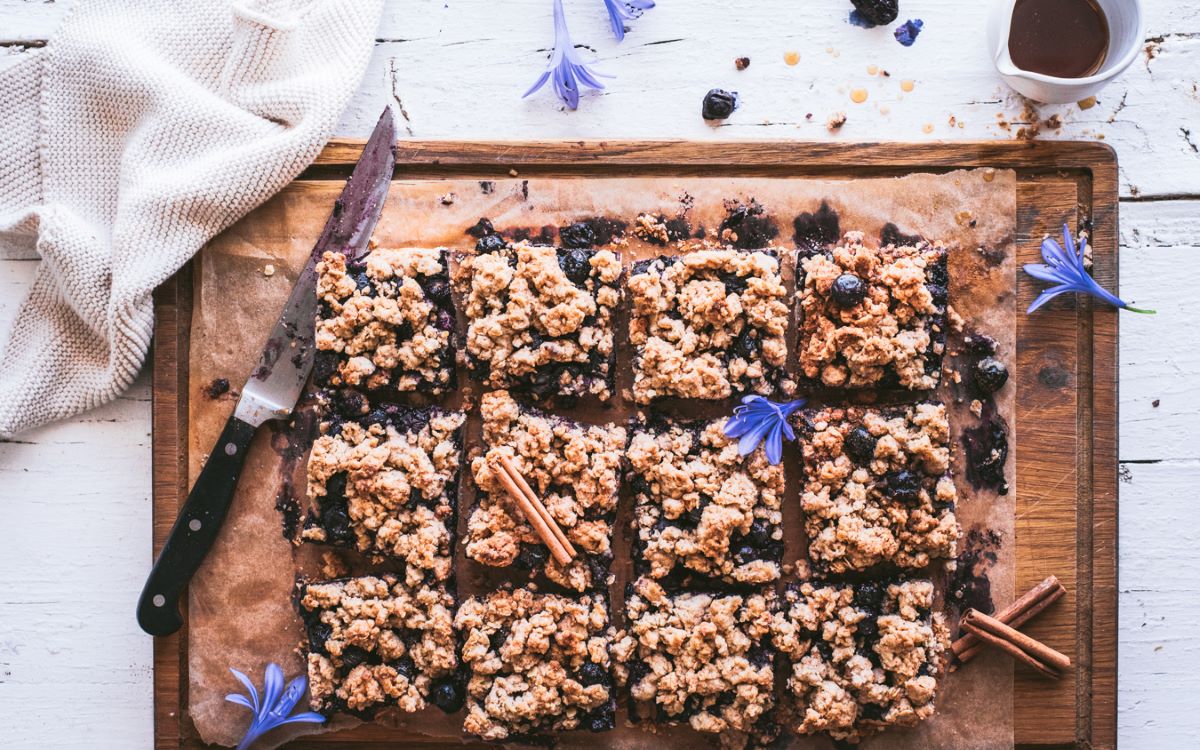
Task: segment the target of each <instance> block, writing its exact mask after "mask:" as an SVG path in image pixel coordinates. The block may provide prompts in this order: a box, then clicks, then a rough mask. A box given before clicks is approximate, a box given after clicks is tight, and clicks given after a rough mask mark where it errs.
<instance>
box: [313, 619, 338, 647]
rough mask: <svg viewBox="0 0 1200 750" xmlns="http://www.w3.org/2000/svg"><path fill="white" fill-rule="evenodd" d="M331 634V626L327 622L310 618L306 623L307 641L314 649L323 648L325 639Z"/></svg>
mask: <svg viewBox="0 0 1200 750" xmlns="http://www.w3.org/2000/svg"><path fill="white" fill-rule="evenodd" d="M332 635H333V626H331V625H330V624H329V623H326V622H321V621H320V620H312V621H311V622H309V623H308V643H309V646H311V647H312V649H313V650H314V651H322V650H324V648H325V641H327V640H329V638H330V637H331V636H332Z"/></svg>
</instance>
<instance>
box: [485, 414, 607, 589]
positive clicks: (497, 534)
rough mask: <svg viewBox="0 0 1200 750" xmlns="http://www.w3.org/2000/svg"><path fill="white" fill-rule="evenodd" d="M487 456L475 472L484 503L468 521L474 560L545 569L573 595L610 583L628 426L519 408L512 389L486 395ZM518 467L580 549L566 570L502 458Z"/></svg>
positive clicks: (504, 565) (535, 569)
mask: <svg viewBox="0 0 1200 750" xmlns="http://www.w3.org/2000/svg"><path fill="white" fill-rule="evenodd" d="M480 411H481V412H482V414H483V442H484V449H485V451H484V455H482V456H479V457H477V458H475V459H474V460H473V461H472V463H471V469H472V472H473V474H474V477H475V484H476V486H477V487H478V488H479V496H478V502H477V505H476V506H475V508H474V509H473V510H472V512H471V518H470V520H469V521H468V523H467V544H466V548H467V557H469V558H471V559H472V560H475V561H477V562H479V563H482V564H484V565H489V566H492V567H501V568H506V567H509V566H516V567H518V568H522V569H525V570H530V571H542V572H544V574H545V576H546V577H547V578H548V579H549V580H551V581H553V582H554V583H556V584H558V585H559V586H562V587H564V588H566V589H570V590H572V591H586V590H589V589H600V588H605V587H607V586H608V575H609V574H608V570H609V565H610V564H611V562H612V535H613V520H614V517H615V516H616V511H617V492H618V489H619V485H620V472H621V457H622V455H623V454H624V452H625V428H623V427H618V426H615V425H587V424H582V423H580V422H575V421H572V420H570V419H566V418H564V417H559V416H555V415H552V414H548V413H546V412H544V411H541V410H539V409H534V408H530V407H527V406H523V405H521V404H519V403H518V402H517V401H516V400H514V399H513V397H512V396H511V395H510V394H509V393H508V392H507V391H493V392H491V393H487V394H485V395H484V396H483V398H482V400H481V404H480ZM502 456H503V457H507V458H508V459H509V460H511V461H512V462H513V464H514V465H515V466H516V468H517V470H518V471H519V472H520V474H521V476H522V477H523V478H524V479H525V481H526V482H528V483H529V485H530V487H531V488H532V489H533V491H534V493H536V494H537V496H538V498H539V499H541V501H542V503H543V504H544V505H545V506H546V509H547V510H548V511H549V512H550V515H551V516H552V517H553V518H554V520H555V521H556V522H557V523H558V526H559V528H561V529H562V530H563V532H564V533H565V534H566V535H567V538H568V539H569V540H570V541H571V544H572V545H574V547H575V549H576V550H577V551H578V552H579V556H578V557H576V558H575V559H574V560H573V561H572V562H571V564H570V565H568V566H566V567H563V566H562V565H561V564H559V562H558V561H556V560H555V559H553V557H551V556H550V554H549V550H548V549H547V547H546V545H545V544H544V543H543V542H542V540H541V538H540V537H539V536H538V535H537V533H536V532H535V531H534V529H533V527H532V526H531V525H530V523H529V521H528V519H527V518H526V517H525V515H524V514H523V513H522V512H521V510H520V508H519V507H518V506H517V505H516V503H515V502H514V501H513V500H512V499H511V498H510V497H509V496H508V494H507V493H506V492H505V490H504V485H503V484H502V480H501V477H500V474H499V472H500V471H501V469H500V465H499V463H498V461H499V459H500V457H502Z"/></svg>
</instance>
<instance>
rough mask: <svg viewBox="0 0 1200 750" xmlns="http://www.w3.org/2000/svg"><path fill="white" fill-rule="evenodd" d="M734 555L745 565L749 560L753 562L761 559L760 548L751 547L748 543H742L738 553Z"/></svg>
mask: <svg viewBox="0 0 1200 750" xmlns="http://www.w3.org/2000/svg"><path fill="white" fill-rule="evenodd" d="M734 557H736V558H737V559H738V561H739V562H740V563H742V564H743V565H744V564H746V563H748V562H752V561H754V560H757V559H759V557H758V550H756V549H755V548H753V547H751V546H750V545H748V544H745V545H742V546H741V547H739V548H738V551H737V554H736V555H734Z"/></svg>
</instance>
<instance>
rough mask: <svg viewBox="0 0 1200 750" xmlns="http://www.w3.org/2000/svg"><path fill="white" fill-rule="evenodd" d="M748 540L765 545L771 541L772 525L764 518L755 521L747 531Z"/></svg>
mask: <svg viewBox="0 0 1200 750" xmlns="http://www.w3.org/2000/svg"><path fill="white" fill-rule="evenodd" d="M746 541H747V542H750V543H751V544H753V545H755V546H758V547H765V546H766V545H767V543H768V542H770V541H771V527H770V526H768V525H767V522H766V521H763V520H762V519H759V520H757V521H755V522H754V523H752V524H750V530H749V531H748V532H746Z"/></svg>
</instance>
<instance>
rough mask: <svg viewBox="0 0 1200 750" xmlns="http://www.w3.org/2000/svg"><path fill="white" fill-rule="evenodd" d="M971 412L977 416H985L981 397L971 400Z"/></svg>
mask: <svg viewBox="0 0 1200 750" xmlns="http://www.w3.org/2000/svg"><path fill="white" fill-rule="evenodd" d="M971 413H972V414H974V415H975V416H976V417H981V416H983V402H982V401H980V400H979V399H972V400H971Z"/></svg>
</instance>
